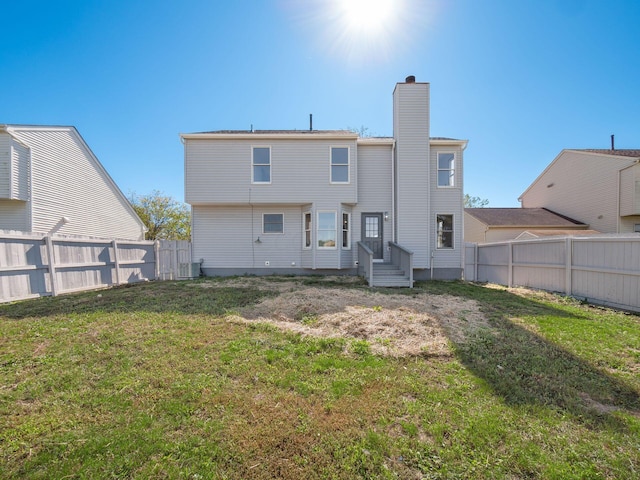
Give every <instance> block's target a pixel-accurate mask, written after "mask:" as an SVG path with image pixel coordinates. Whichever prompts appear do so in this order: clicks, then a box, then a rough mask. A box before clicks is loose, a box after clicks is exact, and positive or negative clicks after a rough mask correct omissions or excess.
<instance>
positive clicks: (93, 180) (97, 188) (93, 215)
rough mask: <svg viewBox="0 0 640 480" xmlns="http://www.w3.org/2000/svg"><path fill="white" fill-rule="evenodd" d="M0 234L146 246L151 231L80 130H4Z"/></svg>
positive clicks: (0, 139)
mask: <svg viewBox="0 0 640 480" xmlns="http://www.w3.org/2000/svg"><path fill="white" fill-rule="evenodd" d="M0 230H11V231H19V232H35V233H46V234H66V235H82V236H93V237H105V238H120V239H126V240H143V239H144V232H145V226H144V223H143V222H142V220H140V218H139V217H138V216H137V215H136V213H135V211H134V210H133V208H132V207H131V205H130V204H129V201H128V200H127V198H126V197H125V196H124V195H123V194H122V192H121V191H120V189H119V188H118V186H117V185H116V184H115V183H114V181H113V180H112V179H111V177H110V176H109V174H108V173H107V172H106V170H105V169H104V167H103V166H102V165H101V164H100V162H99V161H98V159H97V158H96V157H95V155H94V154H93V152H92V151H91V149H90V148H89V147H88V145H87V144H86V143H85V141H84V140H83V139H82V137H81V136H80V134H79V133H78V131H77V130H76V129H75V128H74V127H51V126H31V125H0Z"/></svg>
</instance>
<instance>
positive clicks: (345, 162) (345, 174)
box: [331, 147, 349, 183]
mask: <svg viewBox="0 0 640 480" xmlns="http://www.w3.org/2000/svg"><path fill="white" fill-rule="evenodd" d="M331 183H349V148H348V147H331Z"/></svg>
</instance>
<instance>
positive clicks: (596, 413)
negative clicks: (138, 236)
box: [0, 277, 640, 479]
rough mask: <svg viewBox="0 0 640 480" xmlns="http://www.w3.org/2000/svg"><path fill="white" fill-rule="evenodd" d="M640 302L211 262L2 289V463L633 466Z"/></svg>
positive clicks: (222, 469)
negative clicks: (166, 275) (116, 279)
mask: <svg viewBox="0 0 640 480" xmlns="http://www.w3.org/2000/svg"><path fill="white" fill-rule="evenodd" d="M639 366H640V318H639V317H638V316H634V315H628V314H624V313H620V312H615V311H612V310H607V309H602V308H594V307H590V306H587V305H581V304H579V303H578V302H575V301H573V300H571V299H567V298H563V297H558V296H554V295H550V294H544V293H540V292H532V291H526V290H507V289H503V288H497V287H491V286H482V285H473V284H467V283H462V282H452V283H446V282H429V283H424V284H419V285H418V286H417V288H415V289H414V290H411V291H410V290H392V289H373V290H372V289H368V288H365V287H363V286H362V284H361V282H359V281H357V280H353V279H351V278H325V277H312V278H307V279H298V278H291V277H273V278H271V277H269V278H235V279H225V280H218V279H203V280H197V281H192V282H163V283H150V284H144V285H135V286H131V287H127V288H117V289H112V290H104V291H100V292H88V293H82V294H77V295H68V296H62V297H56V298H43V299H39V300H32V301H25V302H20V303H15V304H11V305H0V477H1V478H190V479H206V478H213V479H218V478H219V479H227V478H228V479H244V478H257V479H261V478H264V479H266V478H283V479H287V478H290V479H298V478H309V479H311V478H335V479H341V478H344V479H347V478H382V479H385V478H402V479H411V478H415V479H419V478H508V479H515V478H562V479H565V478H576V479H578V478H580V479H582V478H594V479H597V478H604V479H607V478H610V479H614V478H638V477H640V374H639V373H640V372H639Z"/></svg>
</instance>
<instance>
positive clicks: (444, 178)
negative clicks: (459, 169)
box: [438, 153, 456, 187]
mask: <svg viewBox="0 0 640 480" xmlns="http://www.w3.org/2000/svg"><path fill="white" fill-rule="evenodd" d="M455 163H456V156H455V155H454V154H453V153H438V186H439V187H453V185H454V182H453V180H454V174H455Z"/></svg>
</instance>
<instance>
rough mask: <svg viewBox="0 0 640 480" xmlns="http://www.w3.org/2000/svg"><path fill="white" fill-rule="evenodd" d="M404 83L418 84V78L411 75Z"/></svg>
mask: <svg viewBox="0 0 640 480" xmlns="http://www.w3.org/2000/svg"><path fill="white" fill-rule="evenodd" d="M404 81H405V82H406V83H416V76H415V75H409V76H408V77H407V78H405V79H404Z"/></svg>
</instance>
